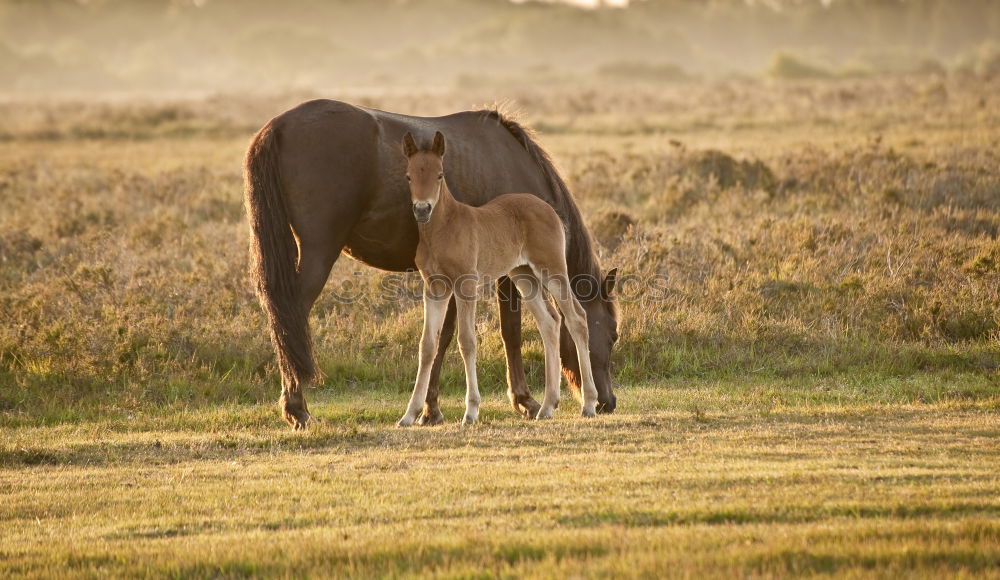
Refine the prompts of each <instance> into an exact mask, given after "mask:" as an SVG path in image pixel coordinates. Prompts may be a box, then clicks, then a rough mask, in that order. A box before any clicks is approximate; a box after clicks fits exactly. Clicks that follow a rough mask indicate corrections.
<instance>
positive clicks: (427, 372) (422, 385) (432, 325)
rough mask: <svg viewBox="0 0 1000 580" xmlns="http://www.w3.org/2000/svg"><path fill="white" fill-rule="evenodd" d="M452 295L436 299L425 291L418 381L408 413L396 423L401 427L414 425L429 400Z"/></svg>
mask: <svg viewBox="0 0 1000 580" xmlns="http://www.w3.org/2000/svg"><path fill="white" fill-rule="evenodd" d="M450 299H451V293H450V292H449V293H448V295H447V296H442V297H435V296H432V295H431V293H430V292H428V291H427V290H426V289H425V290H424V330H423V333H422V334H421V336H420V365H419V367H418V369H417V379H416V381H415V382H414V385H413V394H412V395H411V396H410V403H409V405H407V407H406V413H405V414H404V415H403V417H402V418H401V419H400V420H399V422H397V423H396V425H397V426H399V427H409V426H410V425H413V423H414V421H416V420H417V417H418V416H420V411H421V410H422V409H423V407H424V401H426V400H427V386H428V384H429V383H430V378H431V367H432V366H433V364H434V356H435V355H436V354H437V349H438V341H439V338H440V335H441V327H442V325H443V324H444V319H445V315H446V314H447V311H448V301H449V300H450Z"/></svg>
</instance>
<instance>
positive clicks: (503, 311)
mask: <svg viewBox="0 0 1000 580" xmlns="http://www.w3.org/2000/svg"><path fill="white" fill-rule="evenodd" d="M497 306H498V308H499V311H500V335H501V336H502V337H503V348H504V354H505V355H506V357H507V397H508V398H509V399H510V404H511V405H513V407H514V410H515V411H517V412H518V413H520V414H521V415H523V416H524V417H525V418H527V419H534V418H535V416H536V415H537V414H538V409H539V408H540V407H541V405H539V404H538V402H537V401H535V399H533V398H532V397H531V391H529V390H528V382H527V381H526V380H525V378H524V364H523V363H522V361H521V296H520V294H518V291H517V288H516V287H515V286H514V283H513V282H512V281H511V279H510V278H509V277H507V276H504V277H502V278H500V280H498V281H497Z"/></svg>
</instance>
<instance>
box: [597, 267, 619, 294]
mask: <svg viewBox="0 0 1000 580" xmlns="http://www.w3.org/2000/svg"><path fill="white" fill-rule="evenodd" d="M616 278H618V268H612V269H611V271H610V272H608V275H607V276H605V277H604V281H603V282H601V297H602V298H604V299H605V300H607V299H609V298H611V292H613V291H614V289H615V279H616Z"/></svg>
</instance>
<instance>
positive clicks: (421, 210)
mask: <svg viewBox="0 0 1000 580" xmlns="http://www.w3.org/2000/svg"><path fill="white" fill-rule="evenodd" d="M432 209H433V207H431V204H430V202H427V201H418V202H417V203H415V204H413V217H414V218H415V219H416V220H417V222H418V223H422V224H425V223H427V222H429V221H431V210H432Z"/></svg>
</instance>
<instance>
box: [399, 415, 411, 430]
mask: <svg viewBox="0 0 1000 580" xmlns="http://www.w3.org/2000/svg"><path fill="white" fill-rule="evenodd" d="M412 425H413V417H411V416H409V415H403V418H402V419H400V420H399V421H396V426H397V427H410V426H412Z"/></svg>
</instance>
